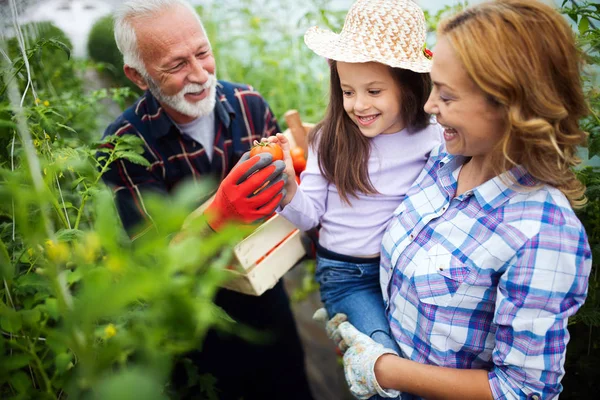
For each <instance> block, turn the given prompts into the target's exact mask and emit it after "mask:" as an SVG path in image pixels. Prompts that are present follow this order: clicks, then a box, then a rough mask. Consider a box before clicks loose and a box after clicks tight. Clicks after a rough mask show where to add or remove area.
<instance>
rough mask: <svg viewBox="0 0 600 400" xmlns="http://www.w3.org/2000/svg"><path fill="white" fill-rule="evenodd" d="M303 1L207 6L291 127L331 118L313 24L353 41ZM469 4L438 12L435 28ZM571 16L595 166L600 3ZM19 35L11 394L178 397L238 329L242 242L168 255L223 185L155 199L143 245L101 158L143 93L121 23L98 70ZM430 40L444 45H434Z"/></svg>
mask: <svg viewBox="0 0 600 400" xmlns="http://www.w3.org/2000/svg"><path fill="white" fill-rule="evenodd" d="M293 3H294V2H293V1H292V0H282V1H275V0H266V1H265V2H264V7H261V8H260V9H257V7H256V6H254V5H253V2H252V1H251V0H242V1H241V2H223V3H222V4H213V5H211V6H205V7H199V8H198V10H199V13H200V15H201V16H202V18H203V21H204V23H205V27H206V29H207V32H208V35H209V37H210V39H211V42H212V45H213V48H214V51H215V57H216V60H217V70H218V76H219V78H220V79H225V80H230V81H234V82H244V83H250V84H252V85H253V86H254V87H255V88H257V89H258V90H259V91H260V92H261V93H262V94H263V95H264V96H265V98H266V99H267V100H268V101H269V103H270V105H271V107H272V108H273V110H274V112H275V115H276V116H278V117H279V121H280V124H281V127H282V129H285V128H286V127H285V123H284V121H283V118H282V116H283V114H284V112H285V111H287V110H288V109H292V108H294V109H297V110H299V112H300V115H301V117H302V119H303V120H304V121H306V122H318V121H319V120H320V119H321V118H322V116H323V114H324V112H325V108H326V105H327V96H328V93H327V90H328V78H329V77H328V68H327V64H326V61H325V60H324V59H322V58H320V57H318V56H316V55H314V54H313V53H312V52H311V51H309V50H308V49H307V48H306V46H305V45H304V42H303V33H304V31H305V30H306V28H307V27H309V26H312V25H319V26H321V27H329V28H331V29H333V30H335V31H339V30H340V29H341V26H342V25H343V18H344V15H345V12H346V10H345V9H344V10H342V11H337V10H333V9H331V7H330V5H329V2H328V1H327V0H311V1H309V2H307V4H306V7H307V11H306V12H304V13H303V15H301V16H299V15H297V11H296V10H297V9H296V8H294V7H293V6H292V4H293ZM457 7H462V6H448V7H445V8H443V9H441V10H439V11H438V12H434V13H426V14H427V18H428V26H429V29H430V30H431V31H432V32H433V31H434V30H435V26H436V25H437V23H438V21H439V19H440V18H442V17H443V16H446V15H448V14H450V13H452V12H454V10H455V9H456V8H457ZM563 7H564V10H563V11H564V13H565V15H566V16H568V18H570V19H571V20H572V21H573V23H574V27H575V29H576V31H577V32H578V36H579V39H580V41H581V46H582V49H583V51H584V52H585V53H586V55H587V56H586V57H587V68H586V69H585V71H584V74H583V76H584V79H585V82H586V93H587V95H588V98H589V101H590V106H591V108H592V110H593V112H594V113H593V114H592V115H591V116H590V117H588V118H586V119H584V120H583V121H582V124H583V127H584V129H586V131H588V132H590V143H589V149H582V150H583V153H584V156H589V157H590V158H591V157H593V156H594V155H596V156H598V155H600V119H599V118H598V115H599V114H600V95H599V92H598V77H597V74H598V65H599V64H600V63H599V53H598V51H599V49H600V33H599V30H598V25H599V24H600V20H599V12H600V7H599V6H598V5H597V4H595V3H591V2H584V1H565V2H564V4H563ZM275 9H276V10H277V12H276V13H275V12H273V11H274V10H275ZM290 21H294V22H293V23H291V22H290ZM20 32H21V33H22V37H21V38H19V37H15V38H12V39H8V40H5V41H3V42H0V49H1V50H2V53H0V59H1V64H0V200H1V201H0V359H1V360H2V361H1V362H0V398H2V399H5V398H6V399H31V398H35V399H45V398H48V399H58V398H63V397H65V396H69V397H72V398H78V399H79V398H81V399H88V398H89V399H94V398H98V399H113V398H144V399H154V398H156V399H159V398H166V397H169V396H170V395H172V393H170V391H169V388H168V387H167V382H168V381H169V374H170V371H171V368H172V365H173V359H174V358H175V357H177V356H178V355H180V354H183V353H185V351H187V350H189V349H192V348H196V347H197V346H198V343H200V340H201V339H202V337H203V335H204V334H205V332H206V330H207V329H208V328H209V327H211V326H218V327H220V328H221V329H226V330H231V329H232V326H233V325H232V322H231V321H230V320H229V319H228V318H227V316H226V315H224V314H223V313H222V312H221V311H220V310H219V309H218V308H216V307H215V306H214V304H213V303H212V299H213V296H214V293H215V290H216V289H217V287H218V286H219V284H220V283H221V282H222V280H223V279H226V278H225V276H224V275H223V273H222V267H223V266H225V265H227V264H228V262H229V260H230V252H229V251H227V250H226V251H222V249H231V248H232V246H233V244H234V243H235V242H237V241H238V240H239V238H240V237H241V236H240V235H242V234H243V232H239V231H236V230H234V231H227V232H225V233H224V234H222V235H214V236H210V237H209V238H204V239H202V240H201V239H198V237H199V236H201V235H198V236H195V237H190V238H188V239H186V240H185V241H183V242H180V243H178V244H177V245H172V246H169V238H170V237H172V236H173V234H174V233H175V232H177V230H178V229H179V227H180V226H181V223H182V221H183V219H184V218H185V217H186V215H187V214H188V213H189V212H190V211H191V210H192V209H193V208H194V207H195V206H196V205H197V204H198V200H197V199H200V198H203V197H204V196H205V194H206V193H208V192H209V191H210V190H211V189H212V186H211V185H206V186H202V187H194V186H186V187H184V188H182V190H181V191H180V192H179V193H178V194H177V195H176V196H175V197H174V198H172V199H170V200H168V201H169V204H168V205H165V204H164V202H165V201H167V200H165V199H157V198H154V199H151V200H149V202H148V204H147V206H148V207H149V208H150V212H151V214H153V215H154V216H155V218H156V221H155V223H156V226H157V229H156V230H155V231H152V232H150V234H148V235H145V236H143V237H142V238H141V240H139V241H136V242H134V243H130V242H129V240H128V239H127V237H126V235H125V234H124V232H123V231H122V229H121V228H120V222H119V220H118V216H117V214H116V211H115V209H114V205H113V203H112V199H111V193H110V191H108V190H107V189H106V188H105V187H104V186H103V185H102V184H101V181H100V177H101V174H102V170H101V169H99V168H98V167H99V166H98V164H97V161H96V160H95V158H94V154H95V152H96V150H97V147H98V144H99V143H98V140H99V138H100V137H101V136H102V132H103V130H104V128H105V126H106V124H107V122H108V121H111V120H112V119H114V118H115V117H116V114H118V112H119V110H121V109H124V108H125V107H126V106H128V105H129V104H131V103H132V102H133V100H134V98H135V97H136V95H137V94H139V91H138V89H137V88H135V87H134V86H132V85H131V84H130V83H129V81H128V80H127V79H126V78H125V77H124V76H123V74H122V61H121V56H120V54H119V53H118V50H117V48H116V45H115V43H114V39H113V35H112V25H111V16H106V17H105V18H102V19H100V20H98V22H97V23H96V24H95V26H94V27H93V28H92V31H91V33H90V37H89V41H88V54H89V56H90V60H81V59H75V60H74V59H72V58H71V57H70V48H71V43H70V41H69V39H68V38H67V37H66V36H65V34H64V33H63V32H61V31H60V30H59V29H58V28H56V27H55V26H53V25H52V24H50V23H35V24H33V23H32V24H26V25H22V26H20ZM428 41H429V44H430V45H431V47H433V45H434V43H435V37H434V36H430V37H429V40H428ZM111 140H112V143H113V145H114V148H113V149H111V150H105V153H104V154H103V156H104V157H112V158H113V159H114V158H121V157H122V158H127V159H129V160H131V161H133V162H138V163H140V164H143V163H144V161H143V160H142V159H141V157H140V156H139V151H140V144H139V143H137V142H136V141H134V140H123V139H121V140H115V139H111ZM586 151H589V154H588V153H586ZM592 165H593V163H592V164H589V165H588V166H586V167H585V168H582V169H581V170H579V176H580V178H581V179H582V180H584V181H585V182H586V183H587V185H588V197H589V199H590V203H589V205H588V206H587V208H586V209H584V210H582V211H581V212H580V213H579V215H580V218H581V219H582V221H583V222H584V224H585V226H586V229H587V233H588V235H589V238H590V242H591V244H592V246H593V251H594V266H593V272H592V278H591V280H590V290H589V296H588V300H587V303H586V305H585V306H584V308H583V309H582V310H581V312H580V313H579V314H577V315H576V316H575V317H574V318H573V319H572V320H571V324H570V326H569V329H570V331H571V334H572V340H571V342H570V343H569V350H568V356H567V361H566V366H565V368H566V371H567V375H566V377H565V379H564V381H563V383H564V385H565V390H564V393H563V395H562V396H561V397H562V398H571V399H578V398H582V397H584V396H593V395H595V394H596V392H597V389H598V382H600V370H599V369H598V368H597V365H598V363H599V362H600V337H599V335H598V329H599V325H600V311H599V307H600V292H599V290H600V289H599V283H598V282H599V281H598V276H597V271H598V261H597V260H600V171H599V168H598V167H597V166H592ZM152 210H160V212H156V213H152ZM313 271H314V264H310V263H308V265H307V268H306V269H305V270H304V271H302V273H301V279H300V283H299V285H297V287H296V288H295V290H294V293H293V294H292V296H293V298H294V299H295V300H296V301H301V300H303V299H306V298H307V297H308V296H310V295H314V291H315V290H316V289H317V285H316V283H315V282H314V279H313ZM236 331H238V329H237V328H236ZM193 373H194V372H193V371H190V374H192V375H193ZM195 379H198V380H201V382H205V385H204V387H205V388H206V391H205V392H204V393H200V394H198V396H199V398H206V399H216V398H218V396H217V395H216V394H215V393H213V392H212V391H211V389H210V386H211V383H210V382H211V380H210V377H196V378H195ZM132 387H135V388H136V392H135V393H133V394H129V396H134V397H128V393H131V390H130V389H131V388H132Z"/></svg>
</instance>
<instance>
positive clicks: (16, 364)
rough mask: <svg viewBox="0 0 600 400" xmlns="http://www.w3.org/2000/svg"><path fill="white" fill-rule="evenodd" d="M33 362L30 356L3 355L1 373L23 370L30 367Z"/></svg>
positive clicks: (19, 354) (18, 354)
mask: <svg viewBox="0 0 600 400" xmlns="http://www.w3.org/2000/svg"><path fill="white" fill-rule="evenodd" d="M31 360H32V357H31V356H30V355H29V354H22V353H16V354H13V355H12V356H7V355H3V356H2V364H1V365H2V366H1V367H0V371H14V370H16V369H21V368H23V367H26V366H27V365H29V362H30V361H31Z"/></svg>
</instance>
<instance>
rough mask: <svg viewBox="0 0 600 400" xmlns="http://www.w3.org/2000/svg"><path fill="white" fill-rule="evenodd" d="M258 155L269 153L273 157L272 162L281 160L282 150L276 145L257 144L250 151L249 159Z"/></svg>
mask: <svg viewBox="0 0 600 400" xmlns="http://www.w3.org/2000/svg"><path fill="white" fill-rule="evenodd" d="M260 153H270V154H271V155H272V156H273V161H275V160H283V150H282V149H281V146H279V145H278V144H277V143H268V142H267V143H262V142H261V143H258V144H255V145H254V146H252V149H250V157H254V156H255V155H257V154H260Z"/></svg>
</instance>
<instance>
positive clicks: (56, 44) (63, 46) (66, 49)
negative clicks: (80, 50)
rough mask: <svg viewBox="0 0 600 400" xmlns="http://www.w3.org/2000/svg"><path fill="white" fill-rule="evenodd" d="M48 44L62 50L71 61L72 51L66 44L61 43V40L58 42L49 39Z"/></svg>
mask: <svg viewBox="0 0 600 400" xmlns="http://www.w3.org/2000/svg"><path fill="white" fill-rule="evenodd" d="M47 43H48V44H49V45H50V46H51V47H54V48H57V49H60V50H62V51H64V52H65V54H66V55H67V58H68V59H70V58H71V49H70V48H69V47H68V46H67V45H66V44H64V43H63V42H61V41H60V40H56V39H48V41H47Z"/></svg>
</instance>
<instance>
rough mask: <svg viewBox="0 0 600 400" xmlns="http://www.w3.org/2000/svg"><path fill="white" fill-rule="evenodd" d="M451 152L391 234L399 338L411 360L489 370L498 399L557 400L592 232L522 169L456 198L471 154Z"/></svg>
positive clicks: (436, 164) (440, 152)
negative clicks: (571, 318) (460, 174)
mask: <svg viewBox="0 0 600 400" xmlns="http://www.w3.org/2000/svg"><path fill="white" fill-rule="evenodd" d="M444 151H445V149H444V148H443V146H442V147H441V148H440V149H437V150H434V151H433V152H432V154H431V156H430V159H429V161H428V163H427V165H426V167H425V169H424V170H423V172H422V173H421V175H420V176H419V178H418V179H417V180H416V182H415V183H414V184H413V186H412V188H411V189H410V190H409V192H408V193H407V195H406V198H405V200H404V201H403V203H402V204H401V205H400V206H399V207H398V209H397V210H396V211H395V213H394V218H393V219H392V221H391V222H390V225H389V227H388V230H387V232H386V234H385V236H384V238H383V244H382V254H381V260H382V261H381V288H382V292H383V296H384V301H385V304H386V307H387V310H388V318H389V321H390V325H391V329H392V332H393V334H394V336H395V337H396V339H397V341H398V342H399V345H400V347H401V349H402V352H403V353H404V356H405V357H406V358H409V359H411V360H414V361H417V362H420V363H426V364H433V365H439V366H444V367H451V368H479V369H486V370H488V371H489V373H488V377H489V383H490V387H491V389H492V392H493V394H494V398H497V399H544V400H545V399H551V398H554V397H556V396H558V394H559V393H560V391H561V390H562V386H561V384H560V380H561V378H562V376H563V375H564V368H563V365H564V361H565V352H566V346H567V342H568V340H569V333H568V331H567V319H568V317H569V316H571V315H573V314H575V312H576V311H577V310H578V309H579V307H581V305H582V304H583V302H584V300H585V297H586V294H587V287H588V277H589V274H590V268H591V252H590V247H589V243H588V240H587V237H586V234H585V231H584V228H583V226H582V224H581V222H580V221H579V220H578V219H577V217H576V216H575V214H574V212H573V210H572V209H571V207H570V205H569V202H568V201H567V199H566V198H565V196H564V195H563V194H562V193H561V192H560V191H559V190H557V189H555V188H552V187H549V186H547V185H540V184H539V182H536V180H535V179H534V178H533V177H532V176H531V175H529V174H528V173H527V172H526V171H525V170H524V169H523V168H521V167H515V168H513V169H512V170H511V171H509V172H507V173H505V174H504V175H503V176H502V178H503V179H501V177H496V178H494V179H492V180H490V181H488V182H486V183H484V184H483V185H481V186H478V187H477V188H475V189H473V190H472V191H468V192H466V193H464V194H462V195H460V196H457V197H456V198H455V193H456V188H457V176H458V172H459V171H460V168H461V166H462V164H463V163H464V162H465V158H464V157H460V156H452V155H448V154H446V153H445V152H444ZM511 176H512V178H513V179H514V181H513V182H518V183H519V184H520V185H521V187H519V186H518V185H516V184H514V183H511V180H510V178H511ZM403 398H404V397H403Z"/></svg>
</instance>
